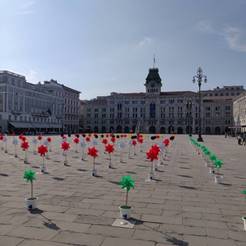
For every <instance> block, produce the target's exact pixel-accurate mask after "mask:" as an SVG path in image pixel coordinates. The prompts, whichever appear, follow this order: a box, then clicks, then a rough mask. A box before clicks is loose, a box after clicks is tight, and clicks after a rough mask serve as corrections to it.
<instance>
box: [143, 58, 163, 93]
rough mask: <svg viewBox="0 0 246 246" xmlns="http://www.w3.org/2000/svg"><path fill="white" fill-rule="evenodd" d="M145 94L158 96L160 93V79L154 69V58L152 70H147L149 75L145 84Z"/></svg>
mask: <svg viewBox="0 0 246 246" xmlns="http://www.w3.org/2000/svg"><path fill="white" fill-rule="evenodd" d="M144 85H145V88H146V93H148V94H160V93H161V87H162V83H161V77H160V75H159V70H158V68H156V67H155V57H154V60H153V68H150V69H149V73H148V75H147V78H146V82H145V84H144Z"/></svg>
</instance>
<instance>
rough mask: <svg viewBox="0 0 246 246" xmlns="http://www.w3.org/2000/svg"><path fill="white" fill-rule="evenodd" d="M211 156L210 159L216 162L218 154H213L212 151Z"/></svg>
mask: <svg viewBox="0 0 246 246" xmlns="http://www.w3.org/2000/svg"><path fill="white" fill-rule="evenodd" d="M209 158H210V160H211V161H213V162H215V161H216V160H217V157H216V155H215V154H212V153H211V155H210V157H209Z"/></svg>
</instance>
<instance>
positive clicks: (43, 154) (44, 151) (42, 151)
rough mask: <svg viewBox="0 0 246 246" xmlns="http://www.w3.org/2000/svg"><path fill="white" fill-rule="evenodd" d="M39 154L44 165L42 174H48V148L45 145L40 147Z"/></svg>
mask: <svg viewBox="0 0 246 246" xmlns="http://www.w3.org/2000/svg"><path fill="white" fill-rule="evenodd" d="M38 153H39V154H40V156H41V157H42V159H43V163H42V166H41V172H42V173H47V168H46V165H45V162H44V157H45V155H46V153H48V148H47V147H46V146H45V145H40V146H39V147H38Z"/></svg>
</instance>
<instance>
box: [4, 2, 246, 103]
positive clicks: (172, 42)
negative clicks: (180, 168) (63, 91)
mask: <svg viewBox="0 0 246 246" xmlns="http://www.w3.org/2000/svg"><path fill="white" fill-rule="evenodd" d="M0 9H1V11H0V70H10V71H12V72H15V73H19V74H22V75H25V76H26V78H27V80H28V81H29V82H32V83H37V82H38V81H44V80H50V79H51V78H52V79H56V80H57V81H58V82H60V83H62V84H65V85H67V86H70V87H72V88H74V89H77V90H79V91H81V95H80V97H81V99H91V98H95V97H97V96H103V95H109V94H110V93H111V92H142V91H145V88H144V83H145V79H146V76H147V74H148V69H149V68H151V67H153V57H154V55H155V57H156V58H155V59H156V67H158V68H159V72H160V76H161V78H162V82H163V88H162V90H163V91H176V90H193V91H196V90H197V85H195V84H193V83H192V77H193V75H195V74H196V71H197V68H198V66H201V67H202V69H203V71H204V74H205V75H207V78H208V82H207V84H205V85H204V86H203V89H212V88H215V87H217V86H220V87H221V86H223V85H244V86H245V87H246V28H245V27H246V15H245V13H246V1H245V0H216V1H214V0H206V1H204V0H87V1H85V0H22V1H20V0H0Z"/></svg>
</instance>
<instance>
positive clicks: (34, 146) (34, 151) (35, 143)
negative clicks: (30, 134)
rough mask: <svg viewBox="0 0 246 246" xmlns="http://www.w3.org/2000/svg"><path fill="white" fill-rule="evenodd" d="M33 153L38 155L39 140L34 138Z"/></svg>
mask: <svg viewBox="0 0 246 246" xmlns="http://www.w3.org/2000/svg"><path fill="white" fill-rule="evenodd" d="M32 143H33V154H34V155H36V154H37V140H36V139H35V140H33V142H32Z"/></svg>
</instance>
